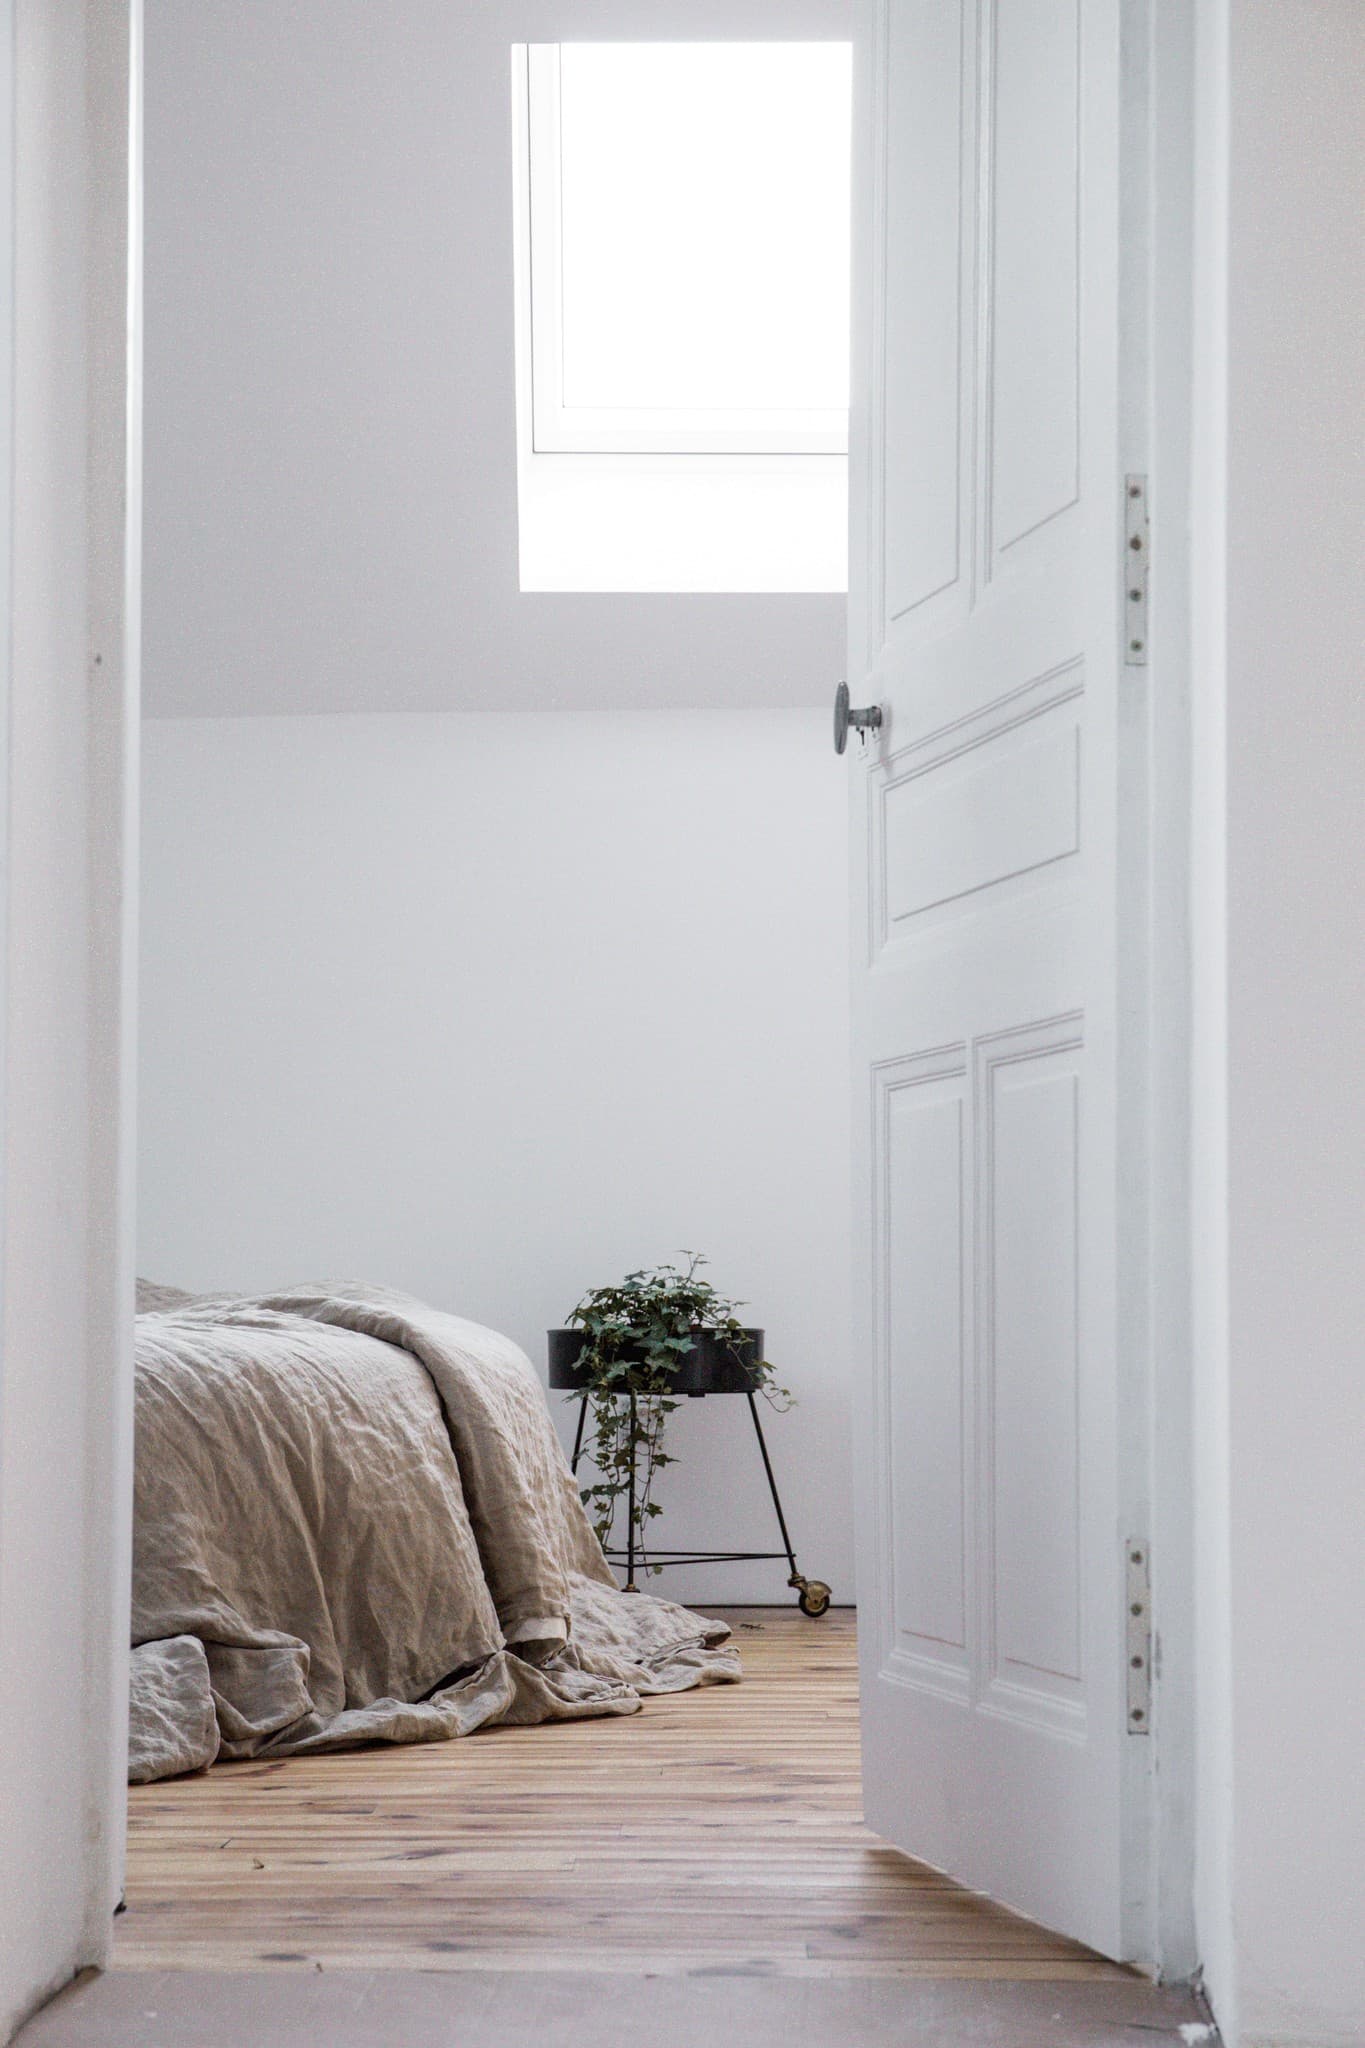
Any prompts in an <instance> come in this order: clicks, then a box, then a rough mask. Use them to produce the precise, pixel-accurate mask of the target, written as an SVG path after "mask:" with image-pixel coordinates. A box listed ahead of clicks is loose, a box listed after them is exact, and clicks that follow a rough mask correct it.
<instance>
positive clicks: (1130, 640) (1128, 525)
mask: <svg viewBox="0 0 1365 2048" xmlns="http://www.w3.org/2000/svg"><path fill="white" fill-rule="evenodd" d="M1151 550H1152V541H1151V534H1150V532H1149V530H1148V520H1147V479H1146V477H1145V476H1126V477H1125V478H1124V480H1123V658H1124V661H1125V662H1126V663H1127V664H1128V666H1129V668H1146V666H1147V567H1148V558H1149V557H1150V555H1151Z"/></svg>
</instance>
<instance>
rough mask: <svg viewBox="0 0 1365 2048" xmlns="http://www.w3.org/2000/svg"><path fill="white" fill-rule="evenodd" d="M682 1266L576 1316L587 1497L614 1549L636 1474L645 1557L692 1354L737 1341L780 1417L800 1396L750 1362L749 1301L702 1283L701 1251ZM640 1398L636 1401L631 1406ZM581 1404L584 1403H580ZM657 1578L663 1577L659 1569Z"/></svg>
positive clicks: (644, 1272)
mask: <svg viewBox="0 0 1365 2048" xmlns="http://www.w3.org/2000/svg"><path fill="white" fill-rule="evenodd" d="M680 1256H681V1257H682V1258H685V1259H686V1260H687V1261H688V1264H687V1267H686V1269H685V1270H684V1269H683V1268H681V1267H678V1266H650V1267H645V1268H642V1269H641V1270H640V1271H639V1272H637V1273H627V1274H626V1277H625V1279H624V1280H622V1281H621V1282H620V1284H619V1285H618V1286H615V1287H593V1288H590V1289H589V1291H588V1292H587V1293H586V1294H585V1295H584V1296H583V1299H582V1300H581V1301H580V1302H579V1304H578V1306H577V1308H576V1309H574V1311H573V1313H572V1314H571V1315H570V1316H569V1318H568V1321H569V1324H570V1326H572V1327H574V1328H577V1329H580V1330H581V1331H582V1332H583V1336H584V1340H585V1341H584V1345H583V1349H582V1352H581V1354H580V1356H579V1359H578V1369H579V1371H580V1373H581V1374H582V1376H583V1391H584V1392H586V1394H587V1397H588V1406H589V1409H590V1411H591V1417H592V1430H591V1436H590V1439H589V1444H588V1450H589V1455H590V1456H591V1458H592V1462H593V1464H594V1466H595V1467H596V1470H597V1478H596V1480H595V1481H594V1483H593V1484H592V1485H591V1486H585V1487H584V1488H583V1489H582V1494H583V1500H584V1504H585V1505H586V1507H587V1508H588V1511H589V1513H590V1514H591V1516H592V1520H593V1526H594V1528H595V1529H596V1531H597V1536H598V1540H599V1542H600V1543H601V1544H602V1546H603V1548H604V1549H605V1548H606V1546H607V1545H608V1544H609V1543H610V1541H611V1535H612V1529H613V1527H614V1524H615V1521H616V1512H617V1507H618V1505H619V1504H620V1503H621V1502H622V1501H624V1502H626V1504H627V1516H628V1517H629V1507H630V1488H631V1474H632V1472H633V1473H634V1475H635V1498H634V1510H635V1514H634V1527H633V1529H631V1530H629V1531H628V1532H627V1533H628V1535H629V1536H633V1537H634V1543H635V1548H636V1550H637V1552H643V1551H644V1548H645V1545H644V1534H645V1530H646V1527H647V1525H648V1523H649V1522H650V1520H651V1519H652V1518H653V1517H654V1516H655V1515H658V1514H661V1513H662V1512H663V1510H662V1509H661V1508H660V1506H659V1504H658V1502H657V1501H656V1500H655V1499H654V1497H653V1494H654V1481H655V1479H656V1478H657V1476H658V1474H659V1473H660V1472H661V1471H662V1470H663V1468H664V1466H665V1465H672V1464H674V1463H676V1460H675V1459H673V1458H672V1457H670V1456H669V1454H668V1452H667V1451H666V1450H665V1449H664V1439H665V1435H666V1432H667V1427H668V1418H669V1416H670V1415H671V1414H672V1413H673V1411H674V1409H675V1408H676V1407H677V1406H678V1402H679V1398H680V1397H679V1395H678V1394H676V1393H675V1392H674V1391H673V1384H674V1375H675V1374H676V1372H677V1369H678V1367H679V1365H680V1364H682V1363H684V1362H685V1360H686V1358H687V1355H688V1353H689V1352H690V1351H691V1350H692V1347H693V1343H694V1340H695V1338H696V1335H697V1333H698V1331H703V1330H704V1331H711V1332H713V1333H715V1334H718V1335H719V1336H721V1337H722V1338H724V1339H726V1340H727V1348H728V1349H729V1350H730V1352H731V1354H732V1355H733V1356H734V1357H735V1358H736V1360H737V1361H739V1362H740V1363H742V1364H744V1365H745V1367H746V1370H747V1371H748V1374H749V1378H750V1380H751V1382H752V1384H753V1390H754V1392H755V1393H761V1394H763V1395H764V1396H765V1397H766V1399H768V1400H769V1401H771V1402H772V1403H773V1405H774V1406H775V1407H777V1408H789V1407H791V1405H792V1396H791V1394H790V1393H789V1392H788V1391H787V1389H786V1388H785V1387H783V1386H780V1385H779V1384H778V1382H777V1379H776V1376H775V1374H774V1371H773V1368H772V1366H771V1365H770V1364H769V1363H768V1361H767V1360H766V1359H758V1360H755V1361H748V1360H744V1359H742V1358H741V1355H740V1347H741V1345H743V1344H746V1343H747V1339H748V1332H747V1329H746V1327H745V1325H744V1324H743V1323H742V1322H741V1321H740V1319H739V1315H738V1313H737V1311H738V1310H739V1309H740V1308H741V1307H742V1306H743V1304H742V1303H741V1302H737V1301H731V1300H729V1299H728V1298H727V1297H726V1296H725V1295H723V1294H719V1293H718V1292H717V1291H716V1289H715V1288H714V1287H713V1286H712V1285H711V1283H710V1281H709V1280H704V1279H702V1278H701V1277H700V1269H701V1268H702V1267H703V1266H704V1265H705V1264H706V1260H705V1259H704V1258H703V1257H702V1255H701V1254H700V1252H683V1253H681V1254H680ZM632 1394H633V1395H634V1397H635V1398H634V1401H633V1402H632V1401H631V1400H630V1399H629V1398H628V1397H629V1396H630V1395H632ZM571 1398H573V1399H581V1398H582V1394H577V1395H574V1396H571ZM649 1569H650V1570H651V1571H654V1572H657V1571H660V1570H661V1569H662V1567H661V1566H660V1565H657V1564H655V1565H650V1566H649Z"/></svg>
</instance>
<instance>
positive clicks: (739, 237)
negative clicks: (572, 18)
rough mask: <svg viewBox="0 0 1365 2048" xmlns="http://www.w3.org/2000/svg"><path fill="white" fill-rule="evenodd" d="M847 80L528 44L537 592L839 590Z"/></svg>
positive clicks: (523, 304) (769, 62)
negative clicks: (575, 590)
mask: <svg viewBox="0 0 1365 2048" xmlns="http://www.w3.org/2000/svg"><path fill="white" fill-rule="evenodd" d="M851 69H852V66H851V53H850V49H849V46H848V44H846V43H828V42H826V43H560V44H533V45H530V46H523V47H521V48H519V49H518V50H516V51H515V52H514V68H513V86H514V92H513V103H514V140H515V152H516V155H515V165H514V168H515V173H516V188H517V206H516V226H517V286H518V306H517V316H518V317H517V354H518V364H517V370H518V443H519V485H520V506H521V582H522V588H523V589H527V590H574V589H579V590H612V589H617V590H721V591H743V590H751V591H764V590H774V591H780V590H841V589H843V588H844V587H845V584H846V561H845V557H846V540H845V527H846V508H847V447H848V402H849V394H848V319H849V311H848V309H849V274H848V273H849V210H850V209H849V156H850V126H851Z"/></svg>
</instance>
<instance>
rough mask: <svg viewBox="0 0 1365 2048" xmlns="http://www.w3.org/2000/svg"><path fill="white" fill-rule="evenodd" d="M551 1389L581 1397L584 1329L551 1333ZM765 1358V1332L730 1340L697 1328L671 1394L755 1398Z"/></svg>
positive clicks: (630, 1355) (630, 1354) (632, 1355)
mask: <svg viewBox="0 0 1365 2048" xmlns="http://www.w3.org/2000/svg"><path fill="white" fill-rule="evenodd" d="M547 1335H548V1337H549V1340H550V1385H551V1387H552V1388H553V1389H554V1391H555V1392H556V1393H566V1394H581V1393H583V1392H584V1391H585V1390H586V1387H587V1379H586V1377H585V1375H584V1374H583V1373H582V1372H581V1371H580V1369H579V1364H578V1361H579V1359H580V1358H581V1357H582V1355H583V1346H584V1344H585V1343H586V1341H587V1340H586V1338H585V1337H584V1335H583V1332H582V1331H581V1330H550V1331H548V1332H547ZM621 1355H622V1357H623V1358H627V1359H638V1360H639V1362H640V1363H641V1364H642V1365H643V1363H644V1359H643V1356H642V1354H641V1353H640V1352H638V1351H624V1352H622V1354H621ZM762 1356H763V1332H762V1330H746V1331H745V1332H744V1335H743V1336H742V1337H735V1338H730V1337H726V1336H724V1335H722V1333H721V1332H720V1331H718V1330H698V1331H696V1332H695V1333H694V1335H693V1338H692V1348H691V1350H690V1351H680V1352H679V1353H678V1367H677V1370H676V1371H675V1372H673V1373H671V1374H670V1375H669V1390H670V1392H672V1393H675V1394H687V1395H689V1396H691V1398H692V1399H694V1400H697V1399H700V1398H701V1396H702V1395H703V1394H751V1393H753V1392H754V1390H755V1388H756V1387H757V1385H758V1381H757V1379H756V1377H755V1372H754V1369H755V1367H756V1366H757V1364H758V1362H759V1360H760V1359H761V1358H762Z"/></svg>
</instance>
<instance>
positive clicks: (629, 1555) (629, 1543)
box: [625, 1394, 638, 1593]
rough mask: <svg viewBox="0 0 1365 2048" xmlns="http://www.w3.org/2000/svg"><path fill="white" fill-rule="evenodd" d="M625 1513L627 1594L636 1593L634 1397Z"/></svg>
mask: <svg viewBox="0 0 1365 2048" xmlns="http://www.w3.org/2000/svg"><path fill="white" fill-rule="evenodd" d="M627 1500H628V1505H627V1510H626V1512H627V1513H628V1515H629V1517H630V1519H629V1521H628V1522H627V1524H626V1584H625V1590H626V1592H627V1593H634V1592H636V1591H638V1588H637V1587H636V1584H635V1396H634V1394H632V1395H631V1397H630V1493H629V1495H628V1497H627Z"/></svg>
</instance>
